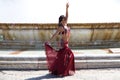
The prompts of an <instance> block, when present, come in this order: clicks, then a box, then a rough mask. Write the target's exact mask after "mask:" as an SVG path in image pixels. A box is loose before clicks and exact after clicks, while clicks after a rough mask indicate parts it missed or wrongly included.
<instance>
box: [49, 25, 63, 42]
mask: <svg viewBox="0 0 120 80" xmlns="http://www.w3.org/2000/svg"><path fill="white" fill-rule="evenodd" d="M62 31H63V29H62V27H58V29H57V31H56V32H55V33H54V34H53V36H52V37H51V38H50V40H49V42H51V41H52V40H53V39H54V37H56V36H57V35H58V34H59V33H60V32H62Z"/></svg>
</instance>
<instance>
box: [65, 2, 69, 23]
mask: <svg viewBox="0 0 120 80" xmlns="http://www.w3.org/2000/svg"><path fill="white" fill-rule="evenodd" d="M68 8H69V3H67V4H66V21H67V20H68Z"/></svg>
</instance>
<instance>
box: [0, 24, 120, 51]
mask: <svg viewBox="0 0 120 80" xmlns="http://www.w3.org/2000/svg"><path fill="white" fill-rule="evenodd" d="M68 26H69V27H70V28H71V38H70V42H69V45H70V47H71V48H84V49H85V48H108V47H120V23H85V24H80V23H79V24H77V23H76V24H68ZM56 28H57V24H27V23H25V24H17V23H16V24H13V23H11V24H8V23H1V24H0V48H1V49H2V48H3V49H11V48H13V49H15V48H19V49H23V48H24V49H43V48H44V46H43V43H44V42H45V41H47V40H48V39H49V38H50V37H51V36H52V34H53V33H54V32H55V31H56ZM58 41H59V36H58V37H56V38H55V39H54V40H53V46H54V45H57V42H58Z"/></svg>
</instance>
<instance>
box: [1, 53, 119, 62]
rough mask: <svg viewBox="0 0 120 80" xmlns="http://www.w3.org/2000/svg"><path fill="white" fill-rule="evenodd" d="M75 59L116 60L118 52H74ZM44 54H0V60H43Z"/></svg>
mask: <svg viewBox="0 0 120 80" xmlns="http://www.w3.org/2000/svg"><path fill="white" fill-rule="evenodd" d="M74 56H75V60H101V59H107V60H116V59H120V54H78V55H77V54H75V55H74ZM45 60H46V56H45V55H41V56H40V55H39V56H28V55H27V56H6V55H5V56H0V61H45Z"/></svg>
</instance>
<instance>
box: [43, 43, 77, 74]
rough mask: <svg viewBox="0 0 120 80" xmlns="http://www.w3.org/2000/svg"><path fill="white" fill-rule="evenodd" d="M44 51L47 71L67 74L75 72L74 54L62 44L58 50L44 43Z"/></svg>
mask: <svg viewBox="0 0 120 80" xmlns="http://www.w3.org/2000/svg"><path fill="white" fill-rule="evenodd" d="M45 52H46V56H47V63H48V69H49V71H50V72H51V73H52V74H54V75H59V76H67V75H73V74H74V73H75V65H74V54H73V53H72V51H71V49H70V48H68V47H67V46H64V47H63V48H62V49H60V50H59V51H56V50H55V49H53V48H52V47H51V46H50V45H49V44H47V43H45Z"/></svg>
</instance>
